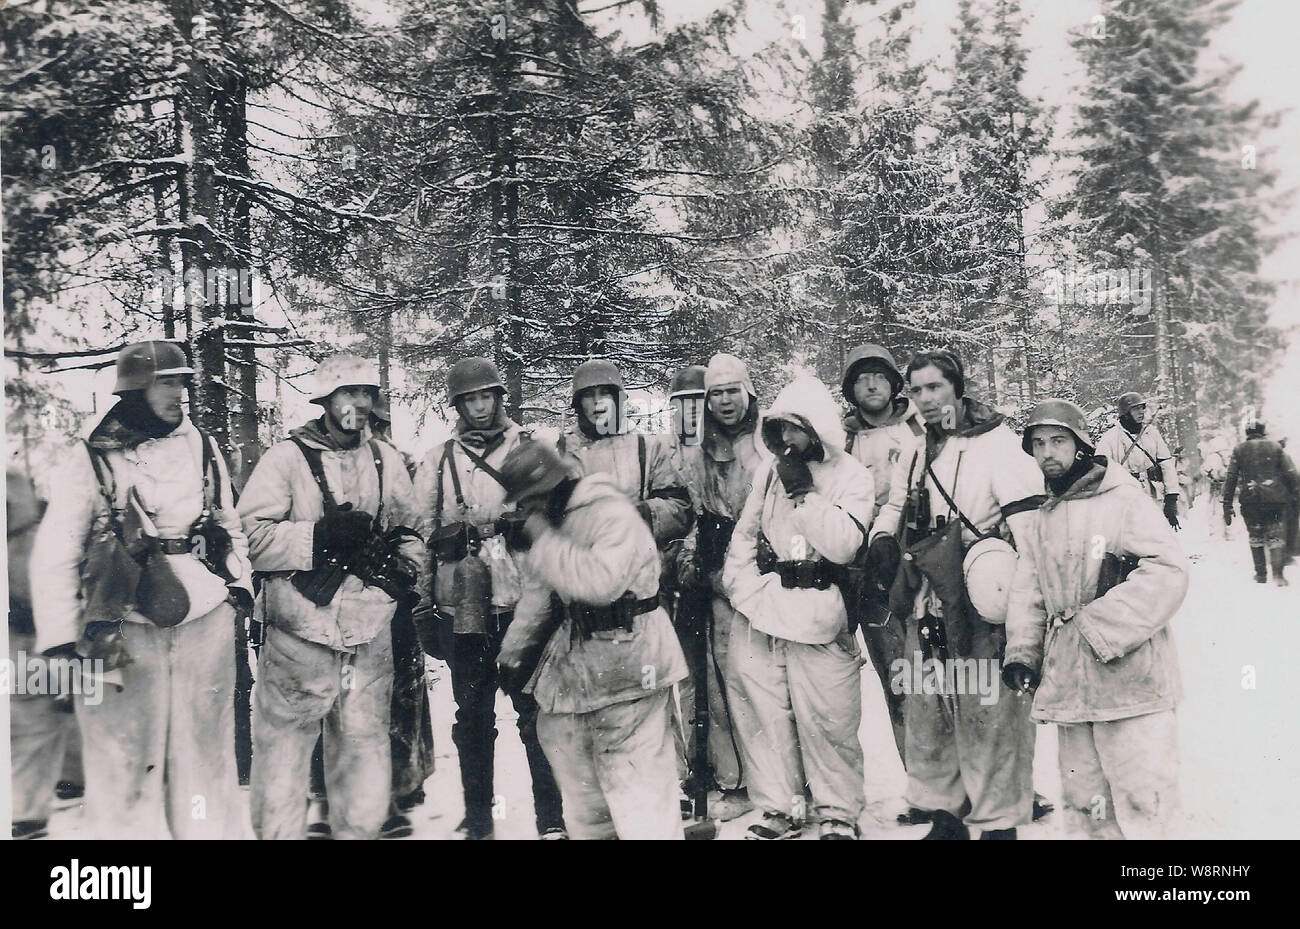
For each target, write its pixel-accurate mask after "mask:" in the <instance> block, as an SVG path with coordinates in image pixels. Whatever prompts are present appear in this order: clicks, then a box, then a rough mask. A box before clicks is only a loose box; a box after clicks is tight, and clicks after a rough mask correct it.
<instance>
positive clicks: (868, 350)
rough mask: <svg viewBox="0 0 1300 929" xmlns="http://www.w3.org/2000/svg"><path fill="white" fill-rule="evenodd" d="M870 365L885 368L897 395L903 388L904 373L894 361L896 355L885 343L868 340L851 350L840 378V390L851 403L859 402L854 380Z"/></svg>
mask: <svg viewBox="0 0 1300 929" xmlns="http://www.w3.org/2000/svg"><path fill="white" fill-rule="evenodd" d="M868 365H870V366H873V367H879V368H882V369H884V374H885V376H886V377H888V378H889V383H891V384H892V385H894V394H895V395H897V394H898V392H899V391H900V390H902V389H903V375H902V373H901V372H900V371H899V370H898V363H897V362H896V361H894V356H893V355H892V354H891V353H890V351H889V349H887V348H885V346H883V345H877V344H876V343H874V342H868V343H866V344H865V345H859V346H858V347H857V348H855V349H854V350H853V351H851V352H849V357H848V359H847V360H845V362H844V376H843V377H841V378H840V391H841V392H842V393H843V394H844V399H845V400H847V401H849V403H852V404H854V405H856V404H857V400H856V399H855V398H854V396H853V382H854V381H856V380H857V378H858V375H859V374H861V373H862V369H863V368H866V367H867V366H868Z"/></svg>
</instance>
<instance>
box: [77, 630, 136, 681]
mask: <svg viewBox="0 0 1300 929" xmlns="http://www.w3.org/2000/svg"><path fill="white" fill-rule="evenodd" d="M77 654H78V655H79V656H80V657H82V658H89V659H92V660H94V659H99V660H100V661H103V662H104V670H105V671H116V670H117V669H118V668H124V667H126V666H127V665H129V664H130V663H131V662H132V661H134V660H135V659H133V658H132V657H131V653H130V652H129V651H127V648H126V636H125V635H124V634H123V632H122V624H121V623H120V622H118V623H109V622H93V623H86V631H85V632H84V633H82V636H81V639H80V640H79V641H78V642H77Z"/></svg>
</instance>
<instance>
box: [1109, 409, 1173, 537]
mask: <svg viewBox="0 0 1300 929" xmlns="http://www.w3.org/2000/svg"><path fill="white" fill-rule="evenodd" d="M1115 406H1116V408H1117V409H1118V411H1119V422H1118V423H1116V424H1115V425H1114V426H1112V427H1111V428H1110V429H1108V430H1106V432H1105V434H1103V435H1102V437H1101V440H1100V441H1098V442H1097V454H1099V455H1104V456H1105V457H1106V459H1107V460H1108V461H1113V462H1115V463H1116V464H1118V465H1119V466H1120V467H1121V468H1124V469H1126V470H1127V471H1128V473H1129V474H1131V475H1133V479H1134V480H1135V481H1137V482H1138V484H1140V485H1141V486H1142V488H1143V489H1144V490H1145V491H1146V492H1147V494H1148V495H1150V496H1151V497H1155V498H1157V499H1158V500H1159V499H1160V495H1161V493H1162V491H1163V503H1164V513H1165V519H1167V520H1169V525H1171V526H1173V527H1174V528H1175V529H1178V528H1181V527H1180V526H1179V524H1178V497H1179V495H1180V492H1181V485H1180V484H1179V481H1178V464H1177V462H1176V461H1175V460H1174V453H1173V452H1172V451H1171V450H1170V448H1169V443H1167V442H1166V441H1165V437H1164V436H1163V435H1161V434H1160V429H1159V428H1158V427H1157V426H1156V424H1155V423H1154V422H1148V421H1147V401H1146V399H1145V398H1143V396H1142V395H1141V394H1139V393H1137V392H1136V391H1129V392H1128V393H1125V394H1121V395H1120V397H1119V399H1118V400H1117V401H1116V402H1115Z"/></svg>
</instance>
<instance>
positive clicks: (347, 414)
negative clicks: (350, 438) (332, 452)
mask: <svg viewBox="0 0 1300 929" xmlns="http://www.w3.org/2000/svg"><path fill="white" fill-rule="evenodd" d="M374 405H375V389H374V388H373V387H362V386H352V387H340V388H339V389H338V390H336V391H334V393H332V394H330V396H329V401H328V402H327V404H326V407H325V410H326V412H328V413H329V414H330V418H331V419H333V420H334V423H335V424H336V425H337V426H338V427H339V428H340V429H341V430H343V431H344V432H360V431H361V429H362V427H364V426H365V424H366V423H367V422H368V421H369V420H370V410H371V408H372V407H373V406H374Z"/></svg>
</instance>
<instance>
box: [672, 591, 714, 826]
mask: <svg viewBox="0 0 1300 929" xmlns="http://www.w3.org/2000/svg"><path fill="white" fill-rule="evenodd" d="M673 601H674V602H673V612H674V615H675V618H676V621H677V623H678V628H679V629H681V630H683V631H685V632H687V633H688V635H689V636H690V639H689V643H690V667H691V678H692V680H693V681H694V682H695V715H694V719H693V720H692V723H691V728H692V732H693V734H694V736H695V752H694V755H695V757H694V758H692V759H691V765H690V767H691V776H690V779H689V781H688V782H687V793H688V794H690V795H691V801H692V806H693V810H692V813H693V815H694V818H695V822H693V823H691V824H690V825H689V826H687V827H686V838H688V839H694V840H701V841H704V840H709V839H714V838H716V837H717V835H718V825H717V823H716V822H714V821H713V820H711V819H709V787H710V786H711V785H712V783H713V766H712V765H711V764H710V763H709V619H710V614H711V613H712V603H711V597H710V596H709V590H708V588H707V587H689V588H687V589H686V591H685V592H684V593H683V592H682V591H674V593H673Z"/></svg>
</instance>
